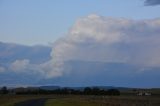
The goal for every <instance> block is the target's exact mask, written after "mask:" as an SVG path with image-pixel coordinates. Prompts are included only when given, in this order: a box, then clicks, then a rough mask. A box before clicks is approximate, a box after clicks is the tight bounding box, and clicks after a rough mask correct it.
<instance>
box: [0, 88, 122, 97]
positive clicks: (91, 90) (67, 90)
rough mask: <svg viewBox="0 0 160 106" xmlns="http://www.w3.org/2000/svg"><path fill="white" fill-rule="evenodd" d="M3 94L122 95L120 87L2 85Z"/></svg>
mask: <svg viewBox="0 0 160 106" xmlns="http://www.w3.org/2000/svg"><path fill="white" fill-rule="evenodd" d="M0 93H1V94H8V93H14V94H17V95H21V94H61V95H67V94H74V95H120V91H119V90H118V89H108V90H104V89H100V88H98V87H93V88H92V87H85V88H84V89H82V90H76V89H71V88H59V89H55V90H45V89H40V88H39V89H27V88H24V89H22V90H19V91H17V90H16V89H12V90H8V89H7V87H2V88H1V90H0Z"/></svg>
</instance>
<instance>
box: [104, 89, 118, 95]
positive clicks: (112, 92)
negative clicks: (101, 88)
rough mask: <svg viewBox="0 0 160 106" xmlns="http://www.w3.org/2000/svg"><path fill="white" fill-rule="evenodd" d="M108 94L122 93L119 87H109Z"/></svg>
mask: <svg viewBox="0 0 160 106" xmlns="http://www.w3.org/2000/svg"><path fill="white" fill-rule="evenodd" d="M106 93H107V95H120V91H119V90H118V89H109V90H108V91H107V92H106Z"/></svg>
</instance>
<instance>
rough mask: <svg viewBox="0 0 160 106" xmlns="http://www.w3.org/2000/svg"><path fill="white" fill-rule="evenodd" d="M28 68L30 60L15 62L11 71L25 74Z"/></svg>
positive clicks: (11, 66)
mask: <svg viewBox="0 0 160 106" xmlns="http://www.w3.org/2000/svg"><path fill="white" fill-rule="evenodd" d="M28 66H29V60H27V59H24V60H15V61H14V62H13V63H11V65H10V69H11V70H13V71H15V72H23V71H24V70H26V69H27V67H28Z"/></svg>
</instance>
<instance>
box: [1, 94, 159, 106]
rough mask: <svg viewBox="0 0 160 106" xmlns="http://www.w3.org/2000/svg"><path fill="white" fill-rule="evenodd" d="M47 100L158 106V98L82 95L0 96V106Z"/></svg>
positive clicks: (70, 105)
mask: <svg viewBox="0 0 160 106" xmlns="http://www.w3.org/2000/svg"><path fill="white" fill-rule="evenodd" d="M38 98H47V101H46V102H45V106H160V97H158V96H148V97H147V96H84V95H65V96H64V95H5V96H0V106H15V105H14V104H15V103H18V102H22V101H27V100H32V99H38Z"/></svg>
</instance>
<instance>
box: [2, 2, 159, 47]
mask: <svg viewBox="0 0 160 106" xmlns="http://www.w3.org/2000/svg"><path fill="white" fill-rule="evenodd" d="M159 10H160V6H144V0H86V1H82V0H67V1H66V0H14V1H13V0H1V1H0V13H1V14H0V41H3V42H14V43H19V44H25V45H35V44H45V45H48V43H53V42H54V41H55V40H57V39H58V38H60V37H61V36H63V35H65V34H66V33H67V31H68V30H69V29H70V28H71V27H72V25H73V24H74V22H75V21H76V20H77V19H79V18H81V17H84V16H87V15H89V14H98V15H101V16H109V17H125V18H130V19H152V18H157V17H159V16H160V14H158V13H159Z"/></svg>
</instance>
